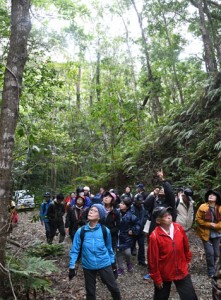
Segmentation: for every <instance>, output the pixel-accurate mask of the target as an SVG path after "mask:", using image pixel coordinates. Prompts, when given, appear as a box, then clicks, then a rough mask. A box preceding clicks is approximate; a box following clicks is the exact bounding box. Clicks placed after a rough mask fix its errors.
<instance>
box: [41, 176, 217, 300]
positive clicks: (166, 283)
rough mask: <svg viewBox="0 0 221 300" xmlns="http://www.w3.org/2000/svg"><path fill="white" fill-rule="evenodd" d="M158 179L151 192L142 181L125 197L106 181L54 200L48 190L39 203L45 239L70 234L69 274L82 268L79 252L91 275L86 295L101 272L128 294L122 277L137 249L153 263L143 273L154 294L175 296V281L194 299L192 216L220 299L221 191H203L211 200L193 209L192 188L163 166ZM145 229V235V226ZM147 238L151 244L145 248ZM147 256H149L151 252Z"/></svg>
mask: <svg viewBox="0 0 221 300" xmlns="http://www.w3.org/2000/svg"><path fill="white" fill-rule="evenodd" d="M157 177H158V182H159V185H157V186H155V187H154V188H153V191H152V192H151V193H147V192H146V191H145V188H144V185H143V184H142V183H140V184H138V185H137V186H136V194H135V195H133V194H132V192H131V188H130V187H129V186H128V187H126V188H125V192H124V193H123V194H122V195H121V196H119V195H117V193H116V192H115V191H114V190H113V189H111V190H105V189H103V188H100V191H99V193H98V194H96V195H92V194H91V192H90V188H89V187H87V186H85V187H79V188H77V190H76V192H72V193H70V196H69V197H66V198H65V197H64V195H63V194H61V193H60V194H58V195H57V196H56V197H55V199H54V200H52V198H51V194H50V193H49V192H46V193H45V195H44V197H45V201H44V202H43V203H42V204H41V207H40V220H41V222H42V225H43V224H44V225H45V232H46V238H47V242H48V243H49V244H52V242H53V239H54V237H55V235H56V232H57V231H59V243H63V242H64V239H65V236H66V235H69V236H70V239H71V241H72V246H71V250H70V265H69V279H70V280H71V279H72V278H73V277H74V276H75V275H76V270H77V265H78V262H79V259H81V264H82V268H83V272H84V277H85V287H86V299H87V300H89V299H90V300H92V299H96V277H97V274H99V275H100V277H101V280H102V282H103V283H104V284H106V286H107V288H108V289H109V291H110V293H111V295H112V298H113V299H115V300H118V299H122V296H121V293H120V289H119V286H118V283H117V281H116V279H117V278H118V276H123V275H124V274H125V271H127V272H133V264H132V256H133V255H134V256H137V261H138V264H139V265H140V266H142V267H145V270H148V274H146V275H145V276H144V279H148V280H149V279H152V280H153V282H154V299H157V300H160V299H162V300H166V299H168V298H169V295H170V289H171V284H172V282H174V284H175V286H176V289H177V292H178V294H179V296H180V299H183V300H186V299H189V300H195V299H197V295H196V293H195V290H194V287H193V284H192V281H191V277H190V274H189V268H190V263H191V257H192V254H191V251H190V249H189V243H188V235H189V232H190V229H191V227H192V224H193V221H194V218H195V221H196V224H197V227H196V228H197V233H198V235H199V237H200V238H201V240H202V242H203V246H204V251H205V258H206V264H207V274H208V277H209V278H210V279H211V281H212V284H213V289H212V290H213V299H214V300H217V299H221V292H220V286H219V280H218V279H219V278H218V275H217V274H218V273H217V272H218V271H217V261H218V259H219V256H220V249H219V245H220V238H221V235H220V233H221V197H220V194H219V193H218V192H217V191H215V190H209V191H207V192H206V194H205V203H204V204H201V205H200V206H199V208H198V210H197V211H196V213H195V212H194V205H193V204H194V201H193V199H192V197H193V192H192V190H191V189H190V188H179V189H177V190H176V193H174V191H173V188H172V186H171V184H170V183H169V182H168V181H167V180H165V178H164V174H163V171H162V170H161V171H159V172H157ZM144 231H145V232H147V234H146V233H145V232H144ZM145 237H147V241H148V247H147V255H145ZM145 257H146V258H145Z"/></svg>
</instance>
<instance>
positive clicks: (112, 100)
mask: <svg viewBox="0 0 221 300" xmlns="http://www.w3.org/2000/svg"><path fill="white" fill-rule="evenodd" d="M52 2H53V3H52ZM219 9H220V4H219V3H218V2H216V1H213V2H211V1H197V2H196V1H182V0H176V1H171V0H164V1H159V0H154V1H149V0H143V1H138V2H137V1H133V0H115V1H111V3H110V1H109V2H108V1H90V4H89V3H88V2H85V1H78V2H77V3H76V2H75V1H71V0H62V1H44V3H43V1H33V4H32V7H31V11H32V18H33V30H32V35H31V38H30V40H29V61H28V63H27V65H26V69H25V75H24V80H23V95H22V98H21V101H20V117H19V123H18V126H17V132H16V148H15V151H14V164H13V182H14V188H15V189H18V188H29V189H31V190H33V191H34V192H35V193H37V194H39V195H40V194H41V195H42V193H43V191H44V190H46V189H47V190H51V191H52V192H58V191H60V190H62V191H64V192H65V193H68V192H70V191H71V190H73V189H75V188H76V186H77V185H81V184H85V185H89V186H91V187H92V188H93V189H94V191H96V189H98V187H99V186H101V185H102V186H105V187H116V188H118V190H119V191H122V189H123V188H124V186H125V185H126V184H131V185H134V184H135V183H137V182H138V181H142V182H143V183H144V184H145V185H146V186H147V189H148V190H150V189H151V186H152V180H151V179H152V176H153V174H154V172H155V171H156V170H157V169H159V168H160V167H162V168H163V169H164V171H165V173H166V176H167V177H168V178H170V179H171V180H172V182H173V183H174V185H175V186H176V185H185V186H187V185H188V186H192V187H193V188H194V190H195V191H196V193H198V195H199V196H202V194H203V192H204V190H205V188H208V187H211V186H213V187H215V188H218V189H220V182H219V174H220V171H219V170H220V155H221V136H220V119H219V110H220V73H219V70H220V58H221V55H220V53H221V52H220V45H219V40H220V37H219V34H220V13H219ZM0 18H1V20H3V23H4V26H3V27H2V28H1V32H2V34H1V45H2V47H1V50H2V51H1V53H2V56H1V61H0V64H1V68H2V69H4V67H3V66H4V63H5V56H6V54H7V38H8V34H9V17H8V7H7V6H6V5H2V6H1V10H0ZM59 22H60V24H61V26H59V28H57V26H55V23H59ZM113 24H115V25H113ZM55 27H56V28H55ZM190 33H191V34H190ZM190 38H191V41H190ZM194 40H197V41H198V44H195V45H199V44H200V45H201V46H198V49H199V51H198V53H196V52H195V54H189V53H188V50H187V49H190V48H189V47H188V42H189V41H190V42H191V43H193V41H194ZM192 50H193V49H192ZM201 50H202V51H201ZM0 79H1V80H2V77H1V73H0ZM1 85H2V81H1Z"/></svg>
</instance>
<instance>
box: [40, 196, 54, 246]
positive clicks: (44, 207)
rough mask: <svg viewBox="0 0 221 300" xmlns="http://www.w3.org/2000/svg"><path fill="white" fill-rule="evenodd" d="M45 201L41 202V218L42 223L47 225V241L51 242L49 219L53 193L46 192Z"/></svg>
mask: <svg viewBox="0 0 221 300" xmlns="http://www.w3.org/2000/svg"><path fill="white" fill-rule="evenodd" d="M44 198H45V201H44V202H42V203H41V206H40V220H41V225H44V226H45V234H46V239H47V242H48V243H49V238H50V225H49V220H48V215H47V213H48V207H49V205H50V204H51V203H52V199H51V194H50V193H49V192H46V193H45V194H44Z"/></svg>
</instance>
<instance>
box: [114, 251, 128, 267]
mask: <svg viewBox="0 0 221 300" xmlns="http://www.w3.org/2000/svg"><path fill="white" fill-rule="evenodd" d="M124 256H125V259H126V263H127V265H128V264H129V263H130V261H131V248H127V249H118V250H117V255H116V258H117V265H118V268H119V269H124V265H123V263H124Z"/></svg>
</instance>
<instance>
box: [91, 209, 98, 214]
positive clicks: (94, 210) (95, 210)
mask: <svg viewBox="0 0 221 300" xmlns="http://www.w3.org/2000/svg"><path fill="white" fill-rule="evenodd" d="M90 211H92V212H95V213H98V210H97V209H96V208H91V209H90Z"/></svg>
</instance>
